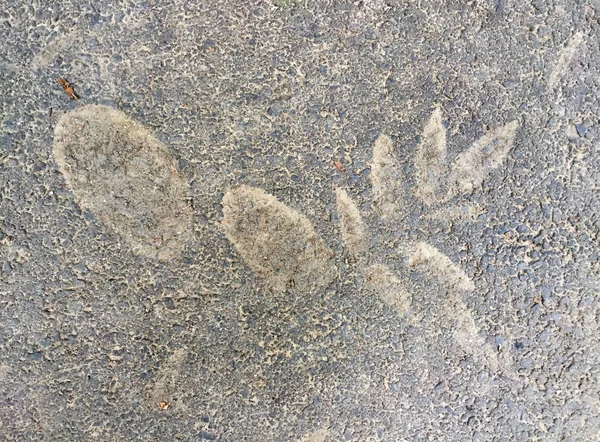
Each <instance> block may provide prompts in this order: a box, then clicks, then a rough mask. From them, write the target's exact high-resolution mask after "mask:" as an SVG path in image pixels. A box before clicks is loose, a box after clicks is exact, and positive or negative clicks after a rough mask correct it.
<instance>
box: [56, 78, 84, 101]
mask: <svg viewBox="0 0 600 442" xmlns="http://www.w3.org/2000/svg"><path fill="white" fill-rule="evenodd" d="M57 81H58V84H60V85H61V86H62V87H63V89H64V90H65V93H66V94H67V95H68V96H69V97H71V98H72V99H73V100H78V99H79V97H78V96H77V94H75V90H74V89H73V86H71V85H70V84H69V82H68V81H67V79H66V78H59V79H58V80H57Z"/></svg>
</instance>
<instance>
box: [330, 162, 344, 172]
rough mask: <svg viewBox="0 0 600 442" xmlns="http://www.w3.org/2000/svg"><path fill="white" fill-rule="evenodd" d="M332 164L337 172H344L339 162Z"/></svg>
mask: <svg viewBox="0 0 600 442" xmlns="http://www.w3.org/2000/svg"><path fill="white" fill-rule="evenodd" d="M333 164H334V165H335V167H336V169H337V170H339V171H340V172H343V171H344V170H346V168H345V167H344V165H343V164H342V163H341V162H339V161H334V162H333Z"/></svg>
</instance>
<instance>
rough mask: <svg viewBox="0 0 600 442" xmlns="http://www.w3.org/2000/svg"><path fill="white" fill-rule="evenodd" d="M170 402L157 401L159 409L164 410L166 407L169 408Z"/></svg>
mask: <svg viewBox="0 0 600 442" xmlns="http://www.w3.org/2000/svg"><path fill="white" fill-rule="evenodd" d="M170 405H171V404H170V403H168V402H159V403H158V406H159V407H160V409H161V410H166V409H167V408H169V406H170Z"/></svg>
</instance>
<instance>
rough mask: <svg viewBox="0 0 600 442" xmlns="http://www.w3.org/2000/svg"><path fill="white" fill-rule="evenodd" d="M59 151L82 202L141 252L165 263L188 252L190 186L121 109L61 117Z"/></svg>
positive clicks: (170, 159)
mask: <svg viewBox="0 0 600 442" xmlns="http://www.w3.org/2000/svg"><path fill="white" fill-rule="evenodd" d="M52 150H53V154H54V158H55V160H56V162H57V163H58V165H59V166H60V170H61V172H62V173H63V175H64V177H65V179H66V182H67V184H68V186H69V187H70V188H71V190H72V191H73V193H74V194H75V197H76V199H77V201H78V202H79V204H80V205H81V206H83V207H85V208H87V209H89V210H90V211H92V212H93V213H94V215H95V216H97V217H98V218H99V219H100V220H102V222H104V223H105V224H106V225H108V226H110V227H111V228H113V229H114V230H116V231H117V232H118V233H120V234H121V235H122V236H123V237H124V238H125V239H126V241H127V242H128V243H129V244H130V245H131V246H132V248H133V250H134V252H136V253H141V254H144V255H148V256H155V257H158V258H159V259H161V260H165V259H169V258H172V257H174V256H176V255H178V254H179V253H180V252H181V250H182V249H183V247H184V246H185V244H186V242H187V240H188V238H189V235H190V232H189V224H190V221H191V218H192V209H191V207H190V205H189V187H188V184H187V182H186V181H185V180H184V178H183V177H182V176H181V175H180V174H179V171H178V169H177V162H176V161H175V159H174V158H173V156H172V155H171V153H170V152H169V151H168V150H167V149H166V148H165V147H164V146H163V145H162V144H161V143H160V142H159V141H158V140H157V139H156V138H155V137H154V136H153V135H152V133H151V132H150V131H149V130H148V129H146V128H145V127H144V126H142V125H141V124H139V123H137V122H136V121H134V120H132V119H130V118H128V117H127V116H126V115H125V114H123V113H122V112H120V111H117V110H115V109H112V108H109V107H106V106H98V105H89V106H84V107H81V108H79V109H77V110H74V111H71V112H68V113H66V114H65V115H63V116H62V117H61V119H60V120H59V122H58V124H57V126H56V128H55V130H54V145H53V149H52Z"/></svg>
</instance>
